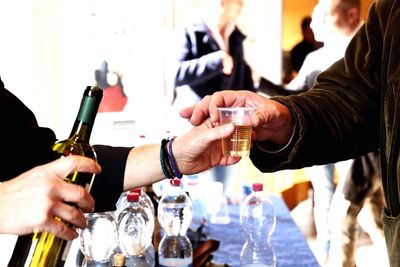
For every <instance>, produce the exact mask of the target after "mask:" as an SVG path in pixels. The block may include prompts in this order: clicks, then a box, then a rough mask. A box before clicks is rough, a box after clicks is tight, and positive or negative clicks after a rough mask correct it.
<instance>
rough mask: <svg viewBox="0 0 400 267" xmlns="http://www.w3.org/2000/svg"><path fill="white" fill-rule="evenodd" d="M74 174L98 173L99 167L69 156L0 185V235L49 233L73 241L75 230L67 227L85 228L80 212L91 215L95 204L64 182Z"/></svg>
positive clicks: (85, 192) (83, 191) (84, 194)
mask: <svg viewBox="0 0 400 267" xmlns="http://www.w3.org/2000/svg"><path fill="white" fill-rule="evenodd" d="M75 171H79V172H90V173H99V172H100V166H99V165H98V164H97V163H95V161H93V160H92V159H89V158H85V157H81V156H68V157H65V158H62V159H58V160H56V161H53V162H51V163H48V164H45V165H41V166H38V167H35V168H33V169H31V170H29V171H27V172H24V173H22V174H21V175H19V176H18V177H16V178H14V179H12V180H9V181H7V182H4V183H2V184H0V233H9V234H16V235H24V234H29V233H34V232H50V233H53V234H55V235H56V236H58V237H60V238H63V239H66V240H72V239H74V238H76V237H77V236H78V234H77V232H76V230H74V229H73V228H72V227H68V226H67V225H66V223H69V224H71V225H72V226H76V227H79V228H84V227H86V219H85V217H84V216H83V214H82V211H83V212H90V211H92V210H93V207H94V200H93V198H92V197H91V196H90V194H89V193H88V192H87V191H86V190H85V189H84V188H83V187H82V186H80V185H74V184H69V183H66V182H64V181H63V179H64V177H66V176H68V175H69V174H70V173H72V172H75ZM66 202H68V203H74V204H75V205H76V206H77V207H79V208H80V209H81V210H82V211H80V210H79V209H78V208H77V207H73V206H71V205H68V204H66ZM56 217H58V218H60V219H61V220H63V221H64V222H65V223H64V222H61V221H59V220H57V219H56Z"/></svg>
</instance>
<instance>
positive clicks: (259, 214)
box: [240, 183, 276, 267]
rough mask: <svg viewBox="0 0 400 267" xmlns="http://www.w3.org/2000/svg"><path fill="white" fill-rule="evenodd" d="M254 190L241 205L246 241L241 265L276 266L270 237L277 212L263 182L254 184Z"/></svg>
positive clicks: (241, 218)
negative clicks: (264, 188) (264, 189)
mask: <svg viewBox="0 0 400 267" xmlns="http://www.w3.org/2000/svg"><path fill="white" fill-rule="evenodd" d="M252 187H253V192H252V193H251V194H250V195H248V196H247V197H246V198H245V199H244V200H243V203H242V205H241V207H240V224H241V227H242V229H243V231H244V234H245V236H246V242H245V243H244V245H243V248H242V251H241V253H240V266H243V267H244V266H246V267H247V266H254V267H255V266H260V267H275V266H276V257H275V252H274V250H273V248H272V246H271V242H270V237H271V234H272V232H273V231H274V229H275V221H276V218H275V212H274V206H273V205H272V202H271V200H270V199H269V198H268V196H267V195H266V194H265V193H264V192H263V185H262V184H261V183H254V184H253V186H252Z"/></svg>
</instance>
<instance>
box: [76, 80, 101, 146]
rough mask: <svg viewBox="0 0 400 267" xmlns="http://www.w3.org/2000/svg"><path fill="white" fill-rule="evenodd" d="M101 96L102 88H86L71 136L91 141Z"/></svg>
mask: <svg viewBox="0 0 400 267" xmlns="http://www.w3.org/2000/svg"><path fill="white" fill-rule="evenodd" d="M101 98H102V92H101V89H100V88H97V87H88V88H86V90H85V93H84V95H83V98H82V102H81V106H80V108H79V112H78V115H77V116H76V120H75V123H74V127H73V128H72V131H71V134H70V138H79V139H81V140H85V141H87V142H88V141H89V138H90V134H91V133H92V128H93V124H94V120H95V118H96V114H97V110H98V108H99V105H100V101H101Z"/></svg>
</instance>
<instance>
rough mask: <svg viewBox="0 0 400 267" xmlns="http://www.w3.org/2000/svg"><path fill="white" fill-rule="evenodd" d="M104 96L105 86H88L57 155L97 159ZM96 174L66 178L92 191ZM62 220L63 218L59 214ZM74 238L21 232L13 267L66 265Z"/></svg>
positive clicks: (56, 266)
mask: <svg viewBox="0 0 400 267" xmlns="http://www.w3.org/2000/svg"><path fill="white" fill-rule="evenodd" d="M102 97H103V90H102V89H100V88H98V87H95V86H88V87H86V89H85V92H84V94H83V98H82V102H81V105H80V108H79V112H78V115H77V117H76V120H75V123H74V126H73V128H72V131H71V134H70V136H69V138H68V139H66V140H63V141H58V142H56V143H55V144H54V145H53V146H52V150H53V151H54V153H56V155H57V157H66V156H69V155H80V156H85V157H88V158H92V159H94V160H96V153H95V151H94V150H93V148H92V147H91V145H90V144H89V138H90V134H91V132H92V128H93V124H94V120H95V118H96V114H97V111H98V108H99V105H100V102H101V99H102ZM93 180H94V174H91V173H81V172H75V173H72V174H71V175H69V176H68V177H66V178H65V181H67V182H69V183H74V184H79V185H81V186H83V187H85V188H86V189H87V190H88V191H90V188H91V185H92V183H93ZM56 219H57V220H59V218H56ZM70 243H71V241H66V240H63V239H61V238H58V237H56V236H55V235H53V234H51V233H46V232H44V233H35V234H31V235H25V236H19V237H18V240H17V243H16V246H15V248H14V251H13V255H12V257H11V259H10V261H9V263H8V266H9V267H19V266H21V267H22V266H30V267H52V266H53V267H58V266H63V265H64V263H65V260H66V257H67V255H68V250H69V247H70V245H71V244H70Z"/></svg>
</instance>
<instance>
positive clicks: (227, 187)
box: [169, 0, 255, 194]
mask: <svg viewBox="0 0 400 267" xmlns="http://www.w3.org/2000/svg"><path fill="white" fill-rule="evenodd" d="M242 7H243V0H202V1H200V10H199V11H200V12H199V13H200V14H199V16H196V17H195V18H194V19H193V20H192V21H191V22H189V23H188V24H187V25H186V26H185V27H183V29H179V30H178V31H177V32H176V38H175V39H174V42H173V47H172V48H171V49H172V50H173V52H172V53H171V57H172V58H171V59H170V62H169V63H170V64H171V68H170V69H171V70H172V71H171V73H170V75H171V79H172V80H173V84H174V90H175V98H174V101H173V105H172V112H171V114H172V118H173V119H172V121H171V122H170V124H172V125H174V127H173V129H171V131H172V133H173V134H174V133H176V132H177V133H179V132H180V131H182V130H183V131H185V130H186V129H187V128H188V127H189V128H190V127H192V126H191V125H190V123H188V122H187V121H178V120H176V118H178V117H179V115H178V114H179V110H180V109H182V108H184V107H187V106H188V105H192V104H196V103H198V102H199V101H200V100H201V99H202V98H203V97H205V96H206V95H210V94H213V93H214V92H218V91H222V90H226V89H230V90H238V89H243V88H244V89H246V90H250V91H255V88H254V83H253V79H252V70H251V68H250V66H249V65H248V64H247V63H246V61H245V57H244V51H243V41H244V40H245V38H246V36H245V35H244V34H243V33H242V32H241V31H240V30H239V28H238V27H237V25H236V23H237V19H238V17H239V16H240V13H241V11H242ZM232 171H233V170H232V167H231V168H229V167H225V166H224V167H215V168H213V169H212V170H210V171H208V172H206V173H203V174H202V177H203V179H204V178H208V179H209V180H216V181H219V182H222V183H223V184H224V192H225V193H226V194H231V193H230V192H232V191H235V189H234V181H232V180H230V179H228V177H229V176H230V173H232ZM232 194H233V193H232Z"/></svg>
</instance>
